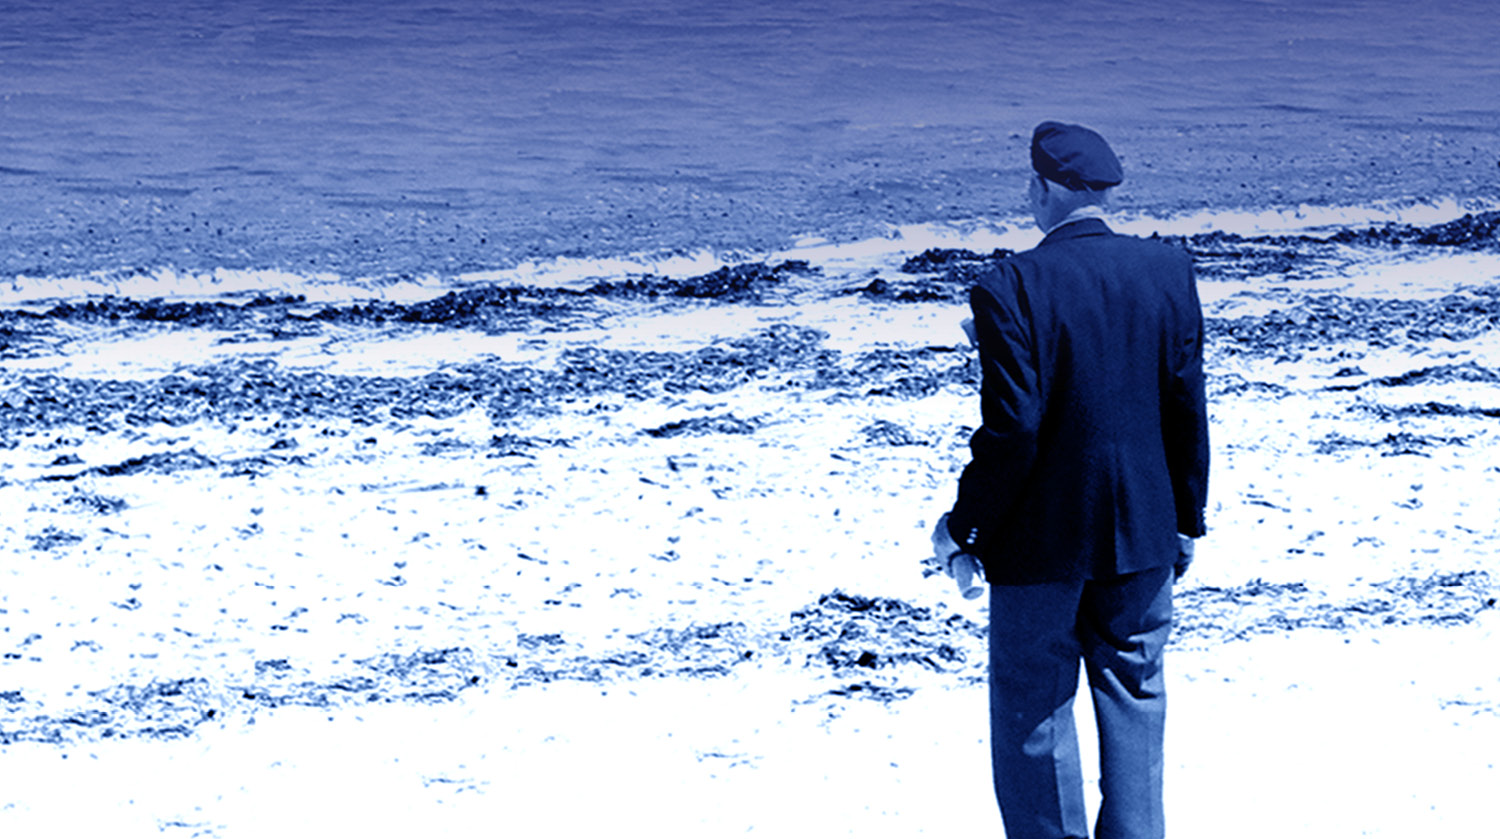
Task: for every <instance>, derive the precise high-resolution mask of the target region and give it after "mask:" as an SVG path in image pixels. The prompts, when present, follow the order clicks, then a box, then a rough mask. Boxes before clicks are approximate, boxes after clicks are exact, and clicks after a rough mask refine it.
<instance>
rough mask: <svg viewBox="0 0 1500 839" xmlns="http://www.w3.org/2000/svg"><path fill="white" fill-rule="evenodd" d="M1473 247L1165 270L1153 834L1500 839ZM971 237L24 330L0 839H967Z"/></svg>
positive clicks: (1345, 241)
mask: <svg viewBox="0 0 1500 839" xmlns="http://www.w3.org/2000/svg"><path fill="white" fill-rule="evenodd" d="M1495 220H1496V216H1494V215H1493V214H1489V215H1484V214H1481V215H1478V216H1470V217H1469V221H1468V222H1467V223H1465V224H1460V225H1452V224H1444V223H1440V224H1436V225H1418V224H1399V223H1389V224H1382V225H1374V226H1369V227H1364V228H1352V229H1350V228H1343V229H1342V230H1343V232H1337V231H1335V232H1328V231H1323V232H1321V233H1320V234H1318V235H1313V234H1310V233H1309V234H1298V235H1296V236H1293V235H1288V234H1265V235H1259V236H1237V235H1227V234H1223V233H1221V232H1218V233H1198V234H1191V233H1173V232H1172V231H1171V230H1170V229H1168V230H1167V231H1166V233H1165V235H1168V236H1173V235H1175V236H1177V237H1178V238H1176V239H1174V240H1173V241H1176V242H1179V243H1180V244H1181V246H1183V247H1186V248H1188V249H1189V250H1191V251H1193V252H1194V253H1195V256H1196V259H1197V264H1198V266H1199V272H1200V292H1201V294H1202V297H1203V300H1204V307H1205V313H1206V316H1207V318H1208V332H1209V345H1208V347H1209V351H1208V360H1207V364H1208V371H1209V381H1210V383H1211V384H1210V400H1211V406H1212V411H1211V413H1212V435H1213V443H1214V451H1213V458H1214V477H1213V489H1212V501H1211V505H1210V510H1209V519H1210V521H1211V522H1212V527H1211V532H1210V534H1209V536H1208V537H1206V538H1204V539H1203V540H1201V544H1200V545H1199V549H1198V550H1199V557H1200V558H1199V561H1198V562H1197V563H1196V564H1195V565H1194V567H1193V569H1192V572H1191V574H1190V575H1189V577H1188V578H1187V579H1185V580H1184V581H1183V583H1182V584H1181V585H1180V586H1179V588H1178V591H1177V593H1176V601H1177V618H1176V627H1175V629H1174V640H1173V646H1172V649H1171V651H1170V653H1169V664H1168V666H1169V673H1170V677H1169V678H1170V686H1169V690H1170V694H1171V696H1172V702H1173V709H1174V711H1173V716H1172V721H1171V728H1170V729H1169V736H1170V738H1171V747H1170V751H1169V781H1168V789H1169V801H1168V804H1169V812H1170V813H1171V814H1172V817H1173V823H1174V829H1181V830H1185V831H1188V832H1193V833H1197V832H1208V831H1210V830H1211V831H1213V832H1215V833H1216V834H1219V835H1230V836H1236V835H1244V836H1249V835H1258V834H1263V833H1265V832H1266V831H1269V830H1272V829H1275V830H1277V831H1286V832H1288V834H1289V835H1315V834H1317V835H1391V836H1404V835H1412V834H1413V833H1420V832H1426V831H1429V830H1435V829H1437V828H1438V827H1439V826H1440V827H1441V828H1442V829H1444V830H1449V829H1455V828H1460V829H1467V828H1472V829H1474V830H1480V829H1481V827H1482V825H1484V824H1487V823H1488V820H1489V818H1490V813H1489V808H1488V807H1487V806H1486V805H1484V804H1483V800H1484V796H1483V795H1481V794H1480V792H1481V790H1483V789H1486V788H1488V786H1489V785H1491V784H1492V783H1493V782H1494V780H1495V778H1496V770H1495V767H1494V755H1495V754H1496V753H1497V750H1496V748H1495V747H1496V746H1497V745H1500V714H1497V709H1500V705H1497V699H1496V696H1497V693H1496V692H1497V689H1500V685H1497V680H1500V673H1497V672H1496V670H1495V668H1494V666H1493V665H1492V664H1491V663H1490V662H1491V661H1493V656H1492V655H1490V654H1489V653H1490V652H1491V651H1492V650H1493V649H1494V645H1495V634H1494V633H1495V627H1496V618H1495V615H1496V609H1495V598H1496V594H1497V587H1500V585H1497V584H1500V580H1497V579H1496V576H1495V574H1494V571H1493V567H1494V566H1493V555H1494V550H1495V540H1496V533H1495V530H1494V528H1493V524H1492V521H1491V512H1492V511H1493V510H1494V509H1495V506H1496V504H1497V503H1500V467H1497V466H1496V464H1497V463H1500V457H1496V454H1495V449H1494V446H1495V441H1494V436H1493V433H1492V429H1493V423H1494V418H1495V415H1496V411H1497V410H1500V408H1497V406H1496V405H1495V404H1494V399H1493V393H1494V384H1495V380H1496V376H1500V357H1497V352H1500V345H1497V343H1496V341H1497V338H1496V331H1495V322H1496V319H1497V317H1500V314H1497V312H1500V309H1497V306H1500V297H1497V295H1496V286H1495V285H1494V283H1493V281H1492V278H1493V277H1494V276H1495V275H1496V271H1497V268H1500V257H1497V255H1496V250H1495V247H1494V240H1493V232H1492V231H1493V226H1494V224H1495ZM1133 223H1134V224H1140V223H1143V222H1141V221H1140V220H1136V221H1135V222H1131V221H1128V220H1121V221H1120V222H1118V224H1119V226H1121V227H1125V228H1128V227H1130V226H1131V224H1133ZM915 235H916V233H915V232H914V233H913V236H914V237H915ZM994 235H995V238H994V240H993V241H994V243H995V245H996V250H994V251H989V252H978V251H971V250H969V251H966V250H962V249H952V248H949V249H937V248H929V249H926V250H924V251H922V252H920V253H915V254H908V253H907V252H906V251H905V250H903V249H902V248H901V243H900V242H886V243H885V245H884V246H883V247H884V250H883V251H877V250H872V249H870V248H868V247H867V248H865V249H840V248H837V247H831V246H829V247H819V246H808V247H805V248H804V249H802V250H801V251H790V252H786V253H782V254H777V255H775V256H776V259H774V260H772V261H769V262H766V263H757V264H753V265H741V266H736V267H733V268H722V269H718V270H716V271H714V272H710V273H708V274H702V275H695V276H689V277H664V276H650V275H638V276H635V277H632V278H630V279H628V280H624V281H619V280H616V281H593V282H592V283H590V284H588V285H587V286H585V285H584V283H583V282H574V283H572V286H574V288H573V289H571V290H569V289H568V288H567V287H566V286H558V287H552V288H543V287H536V286H530V287H527V286H518V285H517V286H507V285H505V284H503V283H483V284H476V285H475V286H474V287H472V288H469V289H466V290H463V291H457V292H451V293H450V294H449V295H448V296H446V297H440V298H436V299H433V300H427V301H420V302H413V303H394V302H387V303H381V304H378V305H377V304H375V303H362V304H350V305H332V304H321V303H320V304H312V303H308V302H307V301H305V300H303V301H297V300H295V299H293V298H283V299H280V300H279V301H278V300H277V299H274V298H270V297H266V298H259V299H250V300H246V299H243V297H241V298H240V299H234V298H229V299H221V300H215V301H203V300H199V301H197V302H196V304H195V306H189V305H186V304H184V305H182V306H179V307H177V308H175V309H174V308H170V307H166V308H163V307H164V305H165V304H160V303H159V304H157V305H156V307H155V308H152V307H150V306H143V305H141V304H140V303H138V302H136V303H132V302H129V301H130V300H131V298H107V299H105V300H103V301H96V302H95V304H94V305H93V306H80V305H75V304H46V306H45V307H44V306H41V305H33V306H29V307H21V308H19V309H17V310H13V311H12V312H11V313H10V314H8V315H7V317H6V322H5V329H6V337H7V341H8V346H9V347H11V348H14V349H12V350H9V351H8V356H9V357H8V358H7V359H6V361H5V364H6V370H5V379H4V385H5V387H4V392H3V393H4V395H3V400H0V411H3V412H4V413H5V419H6V422H5V427H6V428H7V437H6V446H5V448H4V449H3V456H4V458H5V472H4V474H5V480H4V484H3V485H0V494H3V495H4V497H5V504H6V507H7V509H12V510H26V511H27V513H26V515H25V516H24V517H22V518H21V519H19V520H13V521H12V522H8V523H7V525H6V527H5V529H4V533H5V539H6V544H7V550H8V552H9V553H8V555H9V556H10V557H12V560H11V563H10V564H9V565H8V567H7V569H6V580H5V584H4V591H5V595H4V597H5V599H4V609H5V617H6V627H7V632H6V642H7V644H8V645H9V649H10V650H11V651H10V652H7V653H6V662H5V671H4V672H5V676H6V683H5V685H4V687H5V691H4V694H3V696H4V705H3V706H0V707H3V709H4V716H3V717H0V732H3V734H0V736H3V738H4V742H5V745H4V752H5V756H4V760H5V761H6V764H7V767H8V774H9V776H10V777H11V778H12V779H14V780H13V782H12V783H10V784H7V788H6V792H5V795H4V798H5V800H4V803H3V805H0V807H3V814H4V817H5V818H6V819H8V820H11V822H12V823H13V824H15V825H17V829H18V830H20V832H19V833H17V834H16V835H41V834H42V833H51V832H54V831H59V832H60V831H61V830H62V827H63V826H70V827H71V826H77V828H78V829H85V828H86V827H87V826H88V825H91V824H98V825H104V824H107V825H109V829H110V830H112V831H113V832H115V833H117V834H119V835H148V834H149V835H156V834H157V832H158V831H160V832H164V833H168V834H174V835H204V836H220V835H223V836H231V835H261V834H262V833H263V832H265V831H268V830H270V829H275V830H278V831H285V832H290V833H291V834H292V835H313V834H315V833H319V832H321V831H326V830H335V829H337V830H346V829H355V828H356V827H358V826H361V825H363V826H364V828H363V829H369V830H376V831H381V832H389V831H390V830H392V829H394V828H393V825H397V824H400V825H406V826H407V827H409V829H412V830H424V831H433V830H438V831H444V832H480V833H483V832H489V831H491V830H493V831H497V832H498V831H502V830H503V831H504V832H512V831H514V832H515V833H516V834H518V835H571V834H573V833H576V832H577V831H579V830H583V829H591V828H604V827H607V826H611V825H613V826H616V827H617V829H620V830H622V831H624V832H625V833H626V834H627V835H637V834H639V835H646V834H647V833H650V834H651V835H731V834H736V835H737V834H739V833H743V832H748V831H752V830H753V831H759V832H772V833H798V834H806V833H807V832H808V831H812V832H814V833H817V834H827V835H854V834H862V835H863V834H873V835H879V836H904V835H925V834H932V835H939V834H942V833H944V832H946V831H953V830H959V829H976V828H979V827H982V826H984V825H986V824H989V825H994V824H995V821H994V819H995V815H994V813H993V810H992V807H993V805H992V804H991V803H990V802H989V796H990V793H989V791H988V779H987V774H986V773H987V751H986V749H987V746H986V742H987V739H986V737H987V734H986V732H985V730H984V727H983V720H984V718H985V717H984V704H985V688H984V680H985V666H986V665H985V662H986V658H985V644H984V630H983V628H984V625H985V621H986V618H985V607H984V606H982V605H980V603H981V602H982V601H965V600H963V599H962V598H960V597H958V595H957V591H956V590H955V589H953V588H952V584H951V582H950V581H947V580H946V579H944V578H932V579H924V578H923V576H922V574H921V566H920V564H919V560H920V559H921V558H922V557H923V556H925V555H926V552H927V546H926V544H925V543H926V538H927V536H926V533H927V530H928V529H929V528H930V526H931V525H930V523H931V521H933V520H935V518H936V516H937V515H939V514H940V513H941V512H943V511H944V510H945V509H946V508H947V505H948V504H950V503H951V496H952V492H953V485H954V482H955V480H956V476H957V473H958V471H959V470H960V469H961V468H962V465H963V464H964V463H965V462H966V459H967V451H966V442H967V433H968V432H969V431H970V430H972V427H973V423H974V422H975V421H976V417H975V414H976V405H975V403H976V399H975V397H976V394H977V367H976V359H975V358H974V356H973V353H972V350H970V349H968V348H967V342H966V340H965V339H964V337H963V335H962V332H961V330H959V328H958V321H959V319H960V318H961V317H962V316H963V314H964V312H965V311H966V309H965V306H964V305H963V302H962V301H963V297H964V295H963V290H964V282H965V280H964V278H965V276H967V275H966V271H968V270H973V269H975V268H977V267H979V266H982V265H983V264H984V262H985V261H986V260H987V259H991V258H994V257H995V255H996V253H1003V252H1004V248H1003V247H1002V246H1003V245H1015V246H1018V247H1019V246H1024V243H1025V237H1026V236H1028V235H1034V234H1028V233H1026V232H1025V231H1023V230H1020V229H1016V230H1013V231H1010V232H999V231H997V232H995V234H994ZM1444 237H1446V239H1445V241H1448V242H1449V243H1448V244H1443V245H1433V244H1420V242H1421V241H1423V240H1424V238H1425V239H1427V240H1431V239H1434V238H1444ZM804 257H805V258H804ZM1268 271H1269V272H1272V273H1269V274H1266V273H1263V272H1268ZM1454 276H1475V277H1481V278H1484V277H1489V278H1491V279H1490V281H1481V282H1478V283H1476V284H1474V285H1460V286H1455V285H1453V284H1452V283H1450V282H1448V280H1447V278H1449V277H1454ZM1433 278H1441V281H1438V282H1435V281H1434V280H1433ZM580 289H581V290H580ZM18 312H24V314H19V313H18ZM1085 706H1086V702H1080V707H1079V713H1080V714H1084V713H1087V709H1086V707H1085ZM1081 729H1083V730H1085V731H1087V728H1086V727H1084V726H1081ZM1085 736H1086V737H1087V735H1085ZM9 767H15V768H16V771H14V772H10V771H9ZM1247 790H1255V791H1256V792H1255V795H1256V796H1257V798H1260V797H1269V798H1274V799H1275V801H1276V802H1277V803H1276V806H1275V807H1268V808H1265V809H1257V808H1249V809H1248V810H1247V809H1246V803H1247V802H1246V801H1245V798H1244V796H1245V795H1246V791H1247ZM79 794H82V795H84V796H85V797H86V798H87V799H88V800H89V801H90V806H89V807H87V808H82V809H80V808H79V807H78V806H77V804H76V796H78V795H79ZM579 799H586V800H588V801H589V802H590V804H589V805H588V806H578V805H577V804H576V803H575V802H577V801H578V800H579ZM1226 811H1235V812H1237V813H1238V815H1237V816H1236V818H1235V820H1234V824H1232V825H1226V824H1224V822H1223V813H1224V812H1226ZM1179 826H1180V827H1179ZM67 832H76V831H75V830H72V829H70V830H68V831H67Z"/></svg>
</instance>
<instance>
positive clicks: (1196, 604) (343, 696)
mask: <svg viewBox="0 0 1500 839" xmlns="http://www.w3.org/2000/svg"><path fill="white" fill-rule="evenodd" d="M1497 595H1500V586H1497V584H1496V583H1495V582H1494V581H1493V580H1492V579H1491V577H1490V575H1489V574H1487V573H1486V572H1484V571H1477V570H1474V571H1461V572H1438V573H1434V574H1431V575H1429V576H1427V577H1425V578H1417V577H1411V576H1401V577H1397V578H1394V579H1391V580H1386V581H1381V582H1376V583H1371V584H1369V585H1367V586H1365V587H1364V588H1363V589H1362V590H1361V591H1360V592H1359V593H1358V594H1357V596H1355V597H1353V598H1350V599H1343V600H1332V599H1330V598H1328V597H1326V596H1324V595H1322V594H1320V593H1318V592H1315V591H1313V590H1312V589H1310V588H1308V586H1307V585H1306V584H1304V583H1301V582H1286V583H1274V582H1266V581H1264V580H1259V579H1256V580H1252V581H1250V582H1247V583H1245V584H1243V585H1240V586H1235V587H1230V588H1224V587H1219V586H1196V587H1184V588H1182V589H1181V590H1179V591H1178V592H1177V593H1176V595H1175V609H1176V620H1175V626H1174V628H1173V638H1172V641H1171V644H1172V645H1173V646H1174V647H1185V648H1206V647H1211V646H1214V645H1218V644H1224V643H1233V642H1239V641H1245V640H1249V639H1253V638H1255V637H1258V636H1264V635H1275V634H1286V633H1290V632H1300V631H1304V630H1322V631H1335V632H1362V631H1370V630H1375V629H1380V628H1389V627H1403V626H1437V627H1446V626H1463V625H1467V624H1469V623H1471V622H1472V621H1474V620H1475V618H1476V616H1477V615H1478V614H1479V613H1481V612H1484V611H1486V610H1490V609H1494V608H1496V598H1497ZM985 633H986V629H985V627H983V626H981V625H980V624H977V623H975V622H974V621H973V620H971V619H969V618H967V617H964V616H962V615H959V614H956V613H950V614H946V615H944V614H941V613H939V612H938V611H936V610H934V609H932V608H928V607H922V606H915V605H913V604H911V603H908V602H906V601H903V600H900V599H897V598H888V597H868V596H863V595H858V594H850V593H846V592H843V591H834V592H832V593H830V594H825V595H823V596H821V597H820V598H818V600H817V601H816V602H815V603H811V604H808V605H807V606H805V607H803V608H800V609H797V610H795V611H793V612H792V613H791V614H790V615H789V616H788V620H787V621H786V622H785V623H784V624H782V625H780V626H773V627H762V628H756V627H752V626H749V625H747V624H745V623H743V622H739V621H731V622H723V623H714V624H690V625H688V626H681V627H672V626H659V627H655V628H653V629H650V630H647V631H644V632H638V633H634V634H631V635H629V636H628V638H629V642H628V643H627V644H623V645H620V646H618V647H615V648H613V649H607V650H588V649H585V648H584V646H583V645H581V644H579V643H575V642H573V641H570V640H569V639H567V638H566V637H565V636H563V635H562V634H561V633H544V634H528V633H525V632H522V633H518V635H517V637H516V641H515V643H514V645H513V646H510V647H507V648H497V649H493V650H489V651H475V650H473V649H470V648H449V649H440V650H422V651H418V652H415V653H408V654H398V653H383V654H379V655H375V656H371V657H368V658H364V659H361V660H358V661H357V662H356V664H357V665H358V669H357V670H355V671H353V672H350V673H346V674H343V675H340V676H337V677H334V678H325V679H321V680H320V679H316V678H313V677H312V676H311V675H310V674H309V673H308V671H306V670H304V669H302V668H299V667H298V666H296V665H295V664H294V663H293V662H291V661H289V660H287V659H267V660H263V661H259V662H256V663H255V666H254V675H253V677H252V678H251V679H250V680H249V681H248V682H243V683H232V684H216V683H213V682H212V681H210V680H209V679H207V678H205V677H202V676H195V677H191V678H179V679H171V678H162V677H157V678H153V679H151V680H150V681H148V682H147V683H146V684H119V685H114V686H111V687H107V688H104V689H101V690H96V691H92V692H90V694H89V695H90V698H91V699H92V702H90V703H89V704H88V705H87V706H86V707H82V708H75V709H69V710H66V711H49V710H48V709H43V708H40V707H34V706H33V703H31V702H30V701H29V700H27V699H26V697H25V692H24V689H5V690H0V744H9V743H14V742H20V741H37V742H45V743H66V742H73V741H79V740H96V739H113V738H129V737H155V738H176V737H183V736H188V735H190V734H192V732H193V731H194V730H195V729H196V728H197V727H198V726H201V725H204V724H206V723H210V722H217V721H224V720H226V719H227V718H229V717H231V716H234V715H236V714H253V713H255V712H256V711H258V710H261V709H274V708H277V707H282V706H286V705H304V706H312V707H318V708H336V707H344V706H351V705H362V704H371V703H392V702H410V703H435V702H450V701H453V700H455V699H457V698H458V697H459V696H460V694H462V692H463V691H466V690H471V689H475V688H484V689H490V690H494V689H504V690H522V689H526V688H529V687H532V686H536V685H545V684H549V683H553V682H573V681H579V682H598V683H606V682H618V681H638V680H643V679H663V678H665V679H712V678H718V677H722V676H726V675H728V674H730V673H731V672H733V671H735V670H736V669H737V668H740V667H746V666H749V667H777V666H789V667H791V668H793V669H795V670H797V671H800V672H804V673H807V674H808V675H809V677H810V678H811V680H812V682H813V684H816V683H817V682H819V681H825V680H826V681H829V682H831V683H832V684H831V686H829V687H827V688H824V689H821V690H818V692H815V693H813V694H811V695H810V696H808V697H806V698H805V699H798V700H793V701H794V703H796V704H806V703H810V702H818V701H825V700H829V699H832V700H856V699H858V700H874V701H880V702H885V703H889V702H896V701H900V700H902V699H905V698H908V697H910V696H911V695H913V693H914V692H915V691H916V690H917V688H916V686H915V685H914V684H913V683H912V676H911V675H910V674H911V672H912V668H915V669H916V670H917V671H920V672H923V673H926V674H928V675H927V676H925V677H923V680H924V683H928V684H931V683H932V682H931V679H934V678H935V679H937V680H938V681H937V684H942V685H947V686H949V687H954V686H960V687H961V686H972V685H977V684H981V683H983V682H984V680H985V678H986V673H987V666H988V664H987V662H988V658H987V655H986V652H985ZM778 662H784V664H779V663H778Z"/></svg>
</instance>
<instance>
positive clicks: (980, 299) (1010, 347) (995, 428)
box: [948, 264, 1043, 556]
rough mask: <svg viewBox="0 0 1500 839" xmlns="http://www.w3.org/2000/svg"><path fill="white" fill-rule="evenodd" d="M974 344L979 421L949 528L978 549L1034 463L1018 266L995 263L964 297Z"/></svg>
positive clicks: (1030, 369) (1036, 394) (1035, 417)
mask: <svg viewBox="0 0 1500 839" xmlns="http://www.w3.org/2000/svg"><path fill="white" fill-rule="evenodd" d="M969 305H970V307H971V308H972V309H973V313H974V329H975V333H976V337H977V338H978V344H979V364H980V370H981V375H982V379H981V383H980V408H981V412H982V415H983V424H982V425H981V426H980V427H979V429H978V430H976V431H975V432H974V435H973V437H972V438H970V441H969V450H970V454H971V459H970V461H969V464H968V466H967V467H965V468H964V471H963V475H962V476H961V477H960V478H959V482H958V499H957V501H956V502H955V503H954V506H953V510H952V512H950V513H949V514H948V532H949V534H950V535H951V536H952V537H953V540H954V541H955V542H957V543H958V544H959V546H961V547H962V548H964V550H965V551H967V552H969V553H971V554H974V555H976V556H980V555H983V553H984V551H985V541H986V537H987V536H988V535H989V534H990V533H993V532H994V530H995V527H994V523H995V520H996V519H998V518H1000V517H1001V516H1003V515H1004V514H1005V513H1006V511H1007V510H1008V509H1009V508H1010V507H1011V506H1012V505H1013V504H1014V502H1015V500H1016V498H1017V496H1018V494H1019V493H1020V490H1021V487H1022V485H1023V484H1024V482H1025V479H1026V477H1027V475H1028V474H1030V472H1031V468H1032V465H1033V464H1034V463H1035V462H1036V454H1037V433H1038V431H1039V429H1040V426H1041V419H1042V405H1043V395H1042V393H1041V382H1040V380H1039V372H1038V364H1037V357H1036V351H1035V343H1034V340H1033V335H1032V331H1031V317H1030V313H1029V311H1028V308H1027V305H1026V299H1025V294H1024V292H1023V290H1022V288H1021V286H1020V283H1019V282H1018V277H1017V275H1016V273H1015V269H1014V268H1012V267H1011V266H1009V265H1004V264H1002V265H1000V266H997V267H996V269H995V273H994V274H993V275H990V276H988V277H986V278H984V279H983V280H982V281H981V282H980V283H979V284H977V285H975V286H974V288H973V290H972V291H971V292H970V295H969Z"/></svg>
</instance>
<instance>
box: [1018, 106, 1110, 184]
mask: <svg viewBox="0 0 1500 839" xmlns="http://www.w3.org/2000/svg"><path fill="white" fill-rule="evenodd" d="M1031 168H1033V169H1035V170H1036V173H1037V174H1038V175H1041V176H1042V177H1044V178H1046V179H1047V180H1049V181H1052V182H1054V183H1059V184H1062V185H1063V186H1065V187H1067V188H1068V189H1104V188H1106V187H1111V186H1114V185H1115V184H1118V183H1119V182H1120V181H1123V180H1124V179H1125V171H1124V170H1123V169H1121V168H1120V159H1119V158H1117V157H1115V153H1114V151H1113V150H1111V149H1110V147H1109V143H1106V142H1105V141H1104V138H1103V137H1101V136H1099V134H1098V133H1097V132H1095V131H1092V130H1090V129H1088V128H1084V127H1083V126H1081V125H1067V124H1065V123H1061V122H1044V123H1042V124H1041V125H1038V126H1037V127H1036V131H1034V132H1033V133H1032V135H1031Z"/></svg>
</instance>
